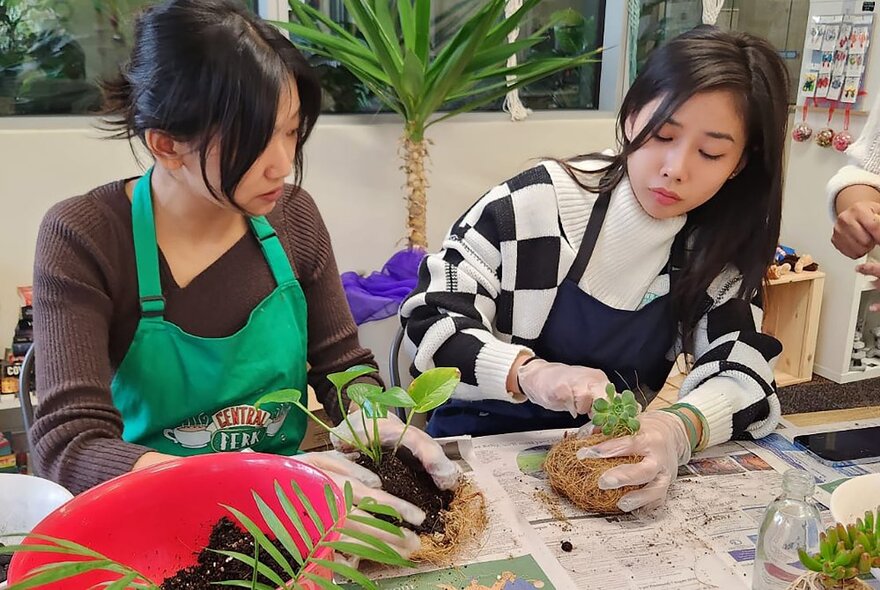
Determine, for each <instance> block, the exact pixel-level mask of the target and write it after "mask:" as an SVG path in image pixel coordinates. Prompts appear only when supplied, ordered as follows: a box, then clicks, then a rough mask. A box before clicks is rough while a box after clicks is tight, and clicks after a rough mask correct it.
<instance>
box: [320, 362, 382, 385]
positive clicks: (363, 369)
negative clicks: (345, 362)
mask: <svg viewBox="0 0 880 590" xmlns="http://www.w3.org/2000/svg"><path fill="white" fill-rule="evenodd" d="M376 370H377V369H376V367H370V366H368V365H355V366H354V367H351V368H350V369H348V370H347V371H342V372H341V373H330V374H329V375H327V379H329V380H330V382H331V383H333V385H334V386H335V387H336V389H343V388H344V387H345V386H346V385H348V384H349V383H351V382H352V381H354V380H355V379H357V378H358V377H363V376H364V375H369V374H370V373H375V372H376Z"/></svg>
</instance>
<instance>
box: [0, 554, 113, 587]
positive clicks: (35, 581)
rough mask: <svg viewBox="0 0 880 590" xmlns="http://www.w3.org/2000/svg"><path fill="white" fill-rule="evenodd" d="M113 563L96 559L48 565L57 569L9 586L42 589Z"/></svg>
mask: <svg viewBox="0 0 880 590" xmlns="http://www.w3.org/2000/svg"><path fill="white" fill-rule="evenodd" d="M113 563H114V562H112V561H110V560H109V559H95V560H92V561H74V562H69V561H68V562H61V563H57V564H47V565H53V566H57V567H51V568H47V569H44V570H42V571H41V572H40V573H38V574H35V575H28V576H26V577H25V578H24V579H23V580H22V581H21V582H18V583H16V584H13V585H11V586H9V590H30V588H40V587H42V586H44V585H46V584H50V583H52V582H61V581H64V580H67V579H70V578H73V577H76V576H79V575H81V574H84V573H87V572H93V571H101V570H104V569H106V567H107V566H109V565H113Z"/></svg>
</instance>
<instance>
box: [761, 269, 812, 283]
mask: <svg viewBox="0 0 880 590" xmlns="http://www.w3.org/2000/svg"><path fill="white" fill-rule="evenodd" d="M824 278H825V273H824V272H822V271H821V270H814V271H809V270H804V271H801V272H789V273H787V274H784V275H782V276H781V277H779V278H778V279H770V281H769V284H770V285H771V286H775V285H787V284H789V283H799V282H801V281H812V280H814V279H824Z"/></svg>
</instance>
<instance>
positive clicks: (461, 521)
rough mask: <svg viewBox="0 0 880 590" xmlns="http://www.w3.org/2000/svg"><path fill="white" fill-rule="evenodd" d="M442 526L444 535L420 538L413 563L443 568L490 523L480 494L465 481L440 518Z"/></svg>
mask: <svg viewBox="0 0 880 590" xmlns="http://www.w3.org/2000/svg"><path fill="white" fill-rule="evenodd" d="M443 522H444V524H445V525H446V531H445V532H443V533H434V534H432V535H422V536H421V539H422V546H421V547H420V548H419V550H418V551H416V552H415V553H414V554H413V555H412V557H411V559H412V560H413V561H427V562H429V563H434V564H437V565H441V564H446V563H449V562H450V560H451V558H452V557H453V556H454V555H456V554H457V553H458V552H459V551H460V550H461V549H462V548H464V547H465V546H467V545H468V544H470V542H472V541H478V540H479V539H480V537H482V535H483V531H485V530H486V525H487V524H488V522H489V520H488V517H487V516H486V497H485V496H484V495H483V492H481V491H480V489H479V488H478V487H477V486H476V485H474V483H473V482H471V481H470V480H468V479H465V480H464V481H463V482H462V484H461V485H460V486H459V488H458V489H457V490H456V491H455V497H454V498H453V499H452V502H451V503H450V504H449V510H447V511H446V512H445V513H444V514H443Z"/></svg>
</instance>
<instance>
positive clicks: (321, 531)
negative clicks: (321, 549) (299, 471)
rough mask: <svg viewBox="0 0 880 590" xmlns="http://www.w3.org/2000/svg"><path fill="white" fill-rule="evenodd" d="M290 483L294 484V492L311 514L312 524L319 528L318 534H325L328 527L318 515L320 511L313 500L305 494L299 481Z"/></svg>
mask: <svg viewBox="0 0 880 590" xmlns="http://www.w3.org/2000/svg"><path fill="white" fill-rule="evenodd" d="M290 483H291V485H292V486H293V493H295V494H296V497H297V498H299V501H300V503H301V504H302V506H303V508H305V510H306V512H307V513H308V514H309V518H310V519H311V521H312V524H313V525H315V529H317V531H318V534H319V535H322V536H323V534H324V531H325V530H326V529H325V528H324V523H323V522H322V521H321V517H320V516H318V511H317V510H315V507H314V505H313V504H312V501H311V500H309V497H308V496H307V495H306V494H305V492H304V491H303V489H302V487H301V486H300V485H299V483H297V482H296V481H295V480H294V481H291V482H290Z"/></svg>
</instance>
